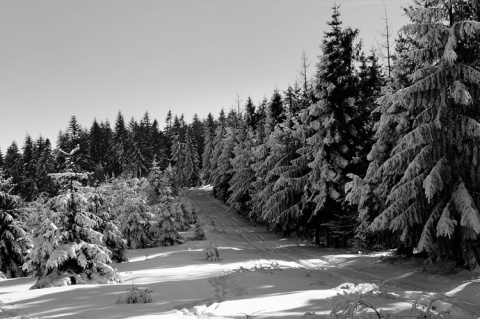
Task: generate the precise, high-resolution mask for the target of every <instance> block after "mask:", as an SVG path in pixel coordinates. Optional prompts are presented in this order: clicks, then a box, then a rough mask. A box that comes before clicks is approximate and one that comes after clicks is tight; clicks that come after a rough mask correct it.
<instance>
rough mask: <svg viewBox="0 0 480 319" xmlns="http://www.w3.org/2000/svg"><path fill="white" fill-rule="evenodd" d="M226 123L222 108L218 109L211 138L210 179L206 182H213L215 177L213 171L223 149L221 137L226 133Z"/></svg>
mask: <svg viewBox="0 0 480 319" xmlns="http://www.w3.org/2000/svg"><path fill="white" fill-rule="evenodd" d="M226 124H227V120H226V118H225V111H224V110H223V109H222V110H221V111H220V115H219V117H218V123H217V128H216V130H215V136H214V139H213V153H212V157H211V159H210V172H211V175H210V179H209V180H208V181H206V183H209V184H213V180H214V179H215V178H216V177H215V175H214V174H215V171H216V169H217V167H218V160H219V158H220V155H221V154H222V150H223V143H222V141H223V139H224V137H225V135H226V132H227V131H226Z"/></svg>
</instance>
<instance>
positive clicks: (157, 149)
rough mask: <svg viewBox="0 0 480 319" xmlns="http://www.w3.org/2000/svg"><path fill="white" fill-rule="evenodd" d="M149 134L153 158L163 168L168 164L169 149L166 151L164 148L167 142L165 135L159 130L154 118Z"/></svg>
mask: <svg viewBox="0 0 480 319" xmlns="http://www.w3.org/2000/svg"><path fill="white" fill-rule="evenodd" d="M150 134H151V143H152V149H153V157H154V160H155V161H156V162H158V165H159V167H160V168H162V169H164V168H166V167H167V166H168V157H167V153H169V151H168V152H167V149H166V145H167V143H166V139H165V135H164V134H163V132H162V131H160V129H159V127H158V121H157V120H156V119H155V120H153V122H152V127H151V133H150Z"/></svg>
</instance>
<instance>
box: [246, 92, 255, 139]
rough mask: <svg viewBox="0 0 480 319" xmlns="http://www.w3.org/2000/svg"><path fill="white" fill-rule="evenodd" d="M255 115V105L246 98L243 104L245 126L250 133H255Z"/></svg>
mask: <svg viewBox="0 0 480 319" xmlns="http://www.w3.org/2000/svg"><path fill="white" fill-rule="evenodd" d="M257 121H258V119H257V114H256V113H255V105H254V104H253V102H252V98H251V97H248V98H247V103H246V104H245V125H246V126H247V128H249V129H250V130H251V131H255V130H256V128H257Z"/></svg>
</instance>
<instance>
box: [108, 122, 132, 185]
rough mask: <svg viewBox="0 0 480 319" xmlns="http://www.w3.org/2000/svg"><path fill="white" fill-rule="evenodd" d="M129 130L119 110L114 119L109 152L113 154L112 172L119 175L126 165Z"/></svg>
mask: <svg viewBox="0 0 480 319" xmlns="http://www.w3.org/2000/svg"><path fill="white" fill-rule="evenodd" d="M128 140H129V132H128V130H127V128H126V125H125V119H124V118H123V115H122V113H121V112H118V114H117V118H116V120H115V129H114V132H113V143H112V144H111V148H110V152H109V153H110V154H112V156H114V158H115V162H114V165H113V173H114V175H115V176H119V175H120V174H121V173H122V171H123V169H124V168H125V167H126V165H127V161H128V158H127V141H128Z"/></svg>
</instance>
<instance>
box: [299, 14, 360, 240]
mask: <svg viewBox="0 0 480 319" xmlns="http://www.w3.org/2000/svg"><path fill="white" fill-rule="evenodd" d="M338 8H339V7H338V6H334V7H333V15H332V21H330V22H327V24H328V25H329V26H330V27H331V30H330V31H328V32H325V36H324V40H323V44H322V52H323V55H322V56H321V59H320V62H319V64H318V67H317V76H316V77H317V78H316V84H315V95H316V96H317V98H318V99H319V101H318V102H317V103H315V104H313V105H312V106H310V107H309V113H310V116H311V117H312V122H311V126H312V128H313V129H315V130H316V133H315V134H314V135H313V136H312V137H310V138H309V139H308V144H309V146H310V152H311V154H312V155H313V161H312V162H310V163H309V166H310V167H311V169H312V171H311V173H310V174H309V175H310V184H309V187H308V191H307V192H306V193H305V196H306V201H308V202H310V203H311V204H312V205H313V209H312V213H311V222H314V223H316V224H317V225H318V224H319V223H323V224H327V225H328V226H329V227H330V228H331V229H332V230H334V232H335V234H334V235H335V236H336V238H337V240H338V239H340V238H341V239H342V240H343V242H342V243H341V244H343V245H345V244H346V242H345V241H346V239H347V236H351V231H353V227H354V219H355V217H354V216H353V214H351V213H349V212H348V211H347V210H346V209H345V208H344V207H342V203H343V199H344V196H345V194H344V185H345V183H346V175H347V174H348V173H349V172H350V171H351V170H352V167H351V165H352V159H353V158H354V157H355V155H356V147H357V146H358V142H359V141H358V140H357V135H358V133H357V128H356V127H355V126H353V123H352V119H354V118H355V117H356V116H357V114H356V113H357V107H356V106H355V104H354V101H355V98H356V96H357V78H356V74H355V68H354V67H355V64H354V63H355V57H356V55H357V50H358V48H357V46H355V44H354V41H355V39H356V37H357V35H358V30H352V29H350V28H346V29H342V27H341V24H342V22H341V21H340V12H339V11H338ZM345 219H346V220H345ZM345 227H346V228H347V229H345Z"/></svg>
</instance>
